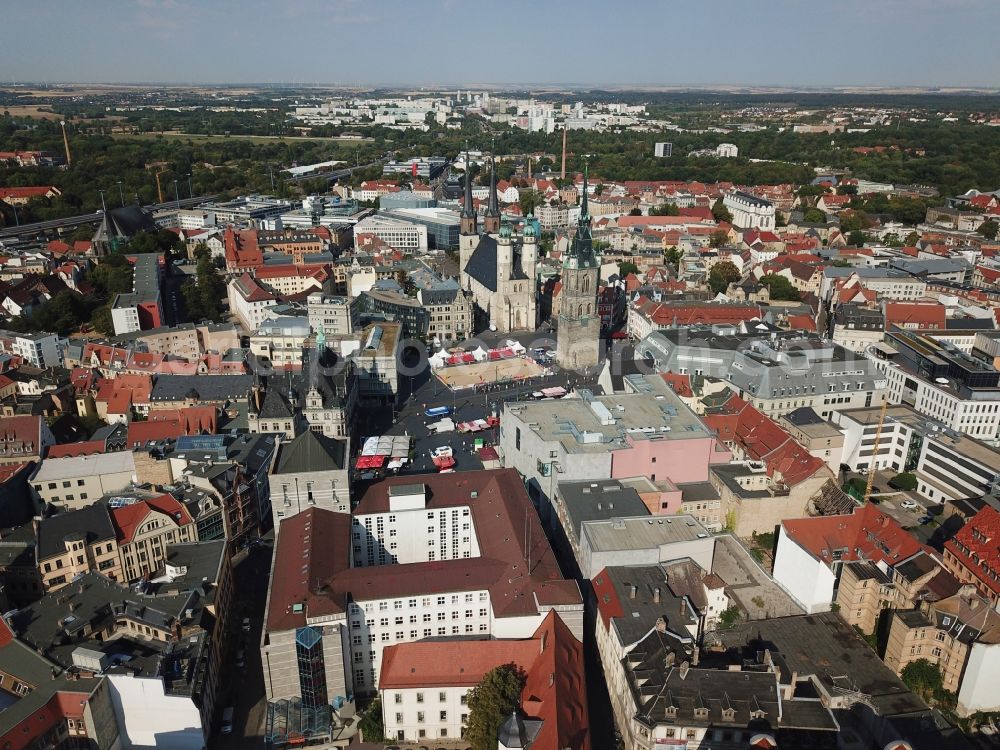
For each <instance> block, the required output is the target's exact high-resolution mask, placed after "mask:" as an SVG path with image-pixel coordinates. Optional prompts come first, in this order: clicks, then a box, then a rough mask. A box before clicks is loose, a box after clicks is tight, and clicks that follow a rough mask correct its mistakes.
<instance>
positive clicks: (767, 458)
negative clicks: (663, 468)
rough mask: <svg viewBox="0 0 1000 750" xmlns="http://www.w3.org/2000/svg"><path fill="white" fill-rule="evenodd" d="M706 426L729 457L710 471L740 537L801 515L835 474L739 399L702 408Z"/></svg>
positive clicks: (768, 529)
mask: <svg viewBox="0 0 1000 750" xmlns="http://www.w3.org/2000/svg"><path fill="white" fill-rule="evenodd" d="M702 421H703V422H704V423H705V426H706V427H708V428H709V429H710V430H712V432H713V433H714V434H715V435H716V436H717V438H718V440H719V442H721V443H722V444H723V445H725V446H726V447H727V448H728V449H729V450H731V451H732V454H733V459H734V461H733V463H731V464H726V465H718V466H713V467H711V468H710V469H709V481H710V483H711V485H712V487H714V488H715V490H716V491H717V492H718V493H719V497H720V498H721V501H722V512H723V514H724V515H725V518H726V525H727V526H728V527H729V528H730V529H732V530H733V531H734V532H735V533H736V534H738V535H740V536H750V535H751V534H755V533H757V534H760V533H771V532H773V531H774V528H775V527H776V526H777V525H778V524H779V523H780V522H781V520H782V519H783V518H789V517H791V518H796V517H798V516H804V515H806V514H807V513H809V512H810V510H811V509H813V507H814V503H815V499H816V498H817V497H818V496H820V495H821V493H823V492H824V490H826V489H827V488H828V487H829V486H830V485H833V484H834V481H833V480H834V474H833V473H832V472H831V470H830V468H829V466H828V465H827V463H826V461H825V460H824V459H822V458H818V457H816V456H814V455H812V454H811V453H810V452H809V450H808V449H806V448H805V447H804V446H802V445H801V444H800V443H799V442H798V441H796V440H795V439H794V438H793V437H792V436H791V435H790V434H789V433H788V432H786V431H785V430H784V429H782V428H781V426H780V425H779V424H778V423H777V422H775V421H774V420H772V419H771V418H769V417H768V416H767V415H765V414H764V413H762V412H761V411H759V410H758V409H755V408H754V407H753V406H751V405H750V404H748V403H747V402H746V401H744V400H743V399H741V398H740V397H738V396H735V395H732V396H730V398H729V399H728V400H727V401H726V402H725V403H723V404H721V405H719V406H718V407H713V408H711V409H707V410H706V414H705V416H704V417H703V418H702Z"/></svg>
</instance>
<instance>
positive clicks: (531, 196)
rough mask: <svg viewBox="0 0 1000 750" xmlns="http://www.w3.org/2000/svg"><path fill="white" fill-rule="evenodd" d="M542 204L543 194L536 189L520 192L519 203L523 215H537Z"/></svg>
mask: <svg viewBox="0 0 1000 750" xmlns="http://www.w3.org/2000/svg"><path fill="white" fill-rule="evenodd" d="M541 202H542V196H541V194H540V193H539V192H538V191H537V190H535V189H534V188H522V189H521V190H519V191H518V203H520V204H521V214H522V215H523V216H527V215H528V214H533V213H535V209H536V208H538V206H539V205H540V204H541Z"/></svg>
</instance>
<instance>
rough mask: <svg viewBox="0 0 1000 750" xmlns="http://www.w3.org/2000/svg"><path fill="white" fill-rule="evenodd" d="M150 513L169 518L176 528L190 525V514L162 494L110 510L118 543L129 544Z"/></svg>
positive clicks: (173, 500) (170, 497) (172, 498)
mask: <svg viewBox="0 0 1000 750" xmlns="http://www.w3.org/2000/svg"><path fill="white" fill-rule="evenodd" d="M152 513H161V514H163V515H167V516H170V518H172V519H173V520H174V522H176V523H177V525H178V526H187V525H188V524H189V523H192V520H191V514H190V513H188V510H187V508H185V507H184V506H183V505H182V504H181V503H179V502H178V501H177V500H175V499H174V497H173V496H172V495H166V494H164V495H160V496H159V497H153V498H149V499H148V500H140V501H138V502H136V503H132V504H131V505H123V506H122V507H120V508H111V518H112V520H113V521H114V522H115V527H116V528H117V529H118V532H119V537H118V538H119V541H125V542H131V541H132V539H133V538H134V537H135V532H136V531H137V530H138V528H139V526H140V525H142V523H143V522H144V521H145V520H146V518H147V517H148V516H149V515H150V514H152Z"/></svg>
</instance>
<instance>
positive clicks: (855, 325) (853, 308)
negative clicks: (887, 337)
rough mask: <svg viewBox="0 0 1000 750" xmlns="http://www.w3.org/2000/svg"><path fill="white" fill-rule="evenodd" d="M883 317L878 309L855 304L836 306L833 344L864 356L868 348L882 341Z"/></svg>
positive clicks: (883, 330)
mask: <svg viewBox="0 0 1000 750" xmlns="http://www.w3.org/2000/svg"><path fill="white" fill-rule="evenodd" d="M884 332H885V316H884V315H883V314H882V310H881V309H879V308H873V307H866V306H864V305H858V304H855V303H844V304H841V305H837V307H836V309H835V310H834V313H833V334H832V336H831V337H830V339H831V340H832V341H833V343H835V344H838V345H839V346H842V347H844V348H845V349H850V350H851V351H852V352H857V353H858V354H864V353H865V352H866V351H867V350H868V347H870V346H871V345H873V344H878V343H879V342H881V341H882V339H883V337H884Z"/></svg>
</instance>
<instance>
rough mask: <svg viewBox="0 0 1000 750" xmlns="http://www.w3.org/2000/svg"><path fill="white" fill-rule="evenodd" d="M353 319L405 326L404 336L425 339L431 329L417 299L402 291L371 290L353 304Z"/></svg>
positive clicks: (357, 298)
mask: <svg viewBox="0 0 1000 750" xmlns="http://www.w3.org/2000/svg"><path fill="white" fill-rule="evenodd" d="M351 317H352V318H353V319H354V320H357V321H359V322H361V323H364V322H366V321H369V320H373V319H374V320H376V321H381V320H388V321H392V322H398V323H401V324H402V325H403V336H405V337H415V336H421V337H424V336H426V335H427V329H428V327H429V321H428V312H427V310H426V308H424V306H423V305H422V304H421V303H420V300H419V299H417V298H416V297H410V296H409V295H407V294H405V293H404V292H403V291H402V290H392V291H382V290H379V289H369V290H367V291H364V292H361V294H359V295H358V296H357V297H355V298H354V300H353V301H352V302H351Z"/></svg>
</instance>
